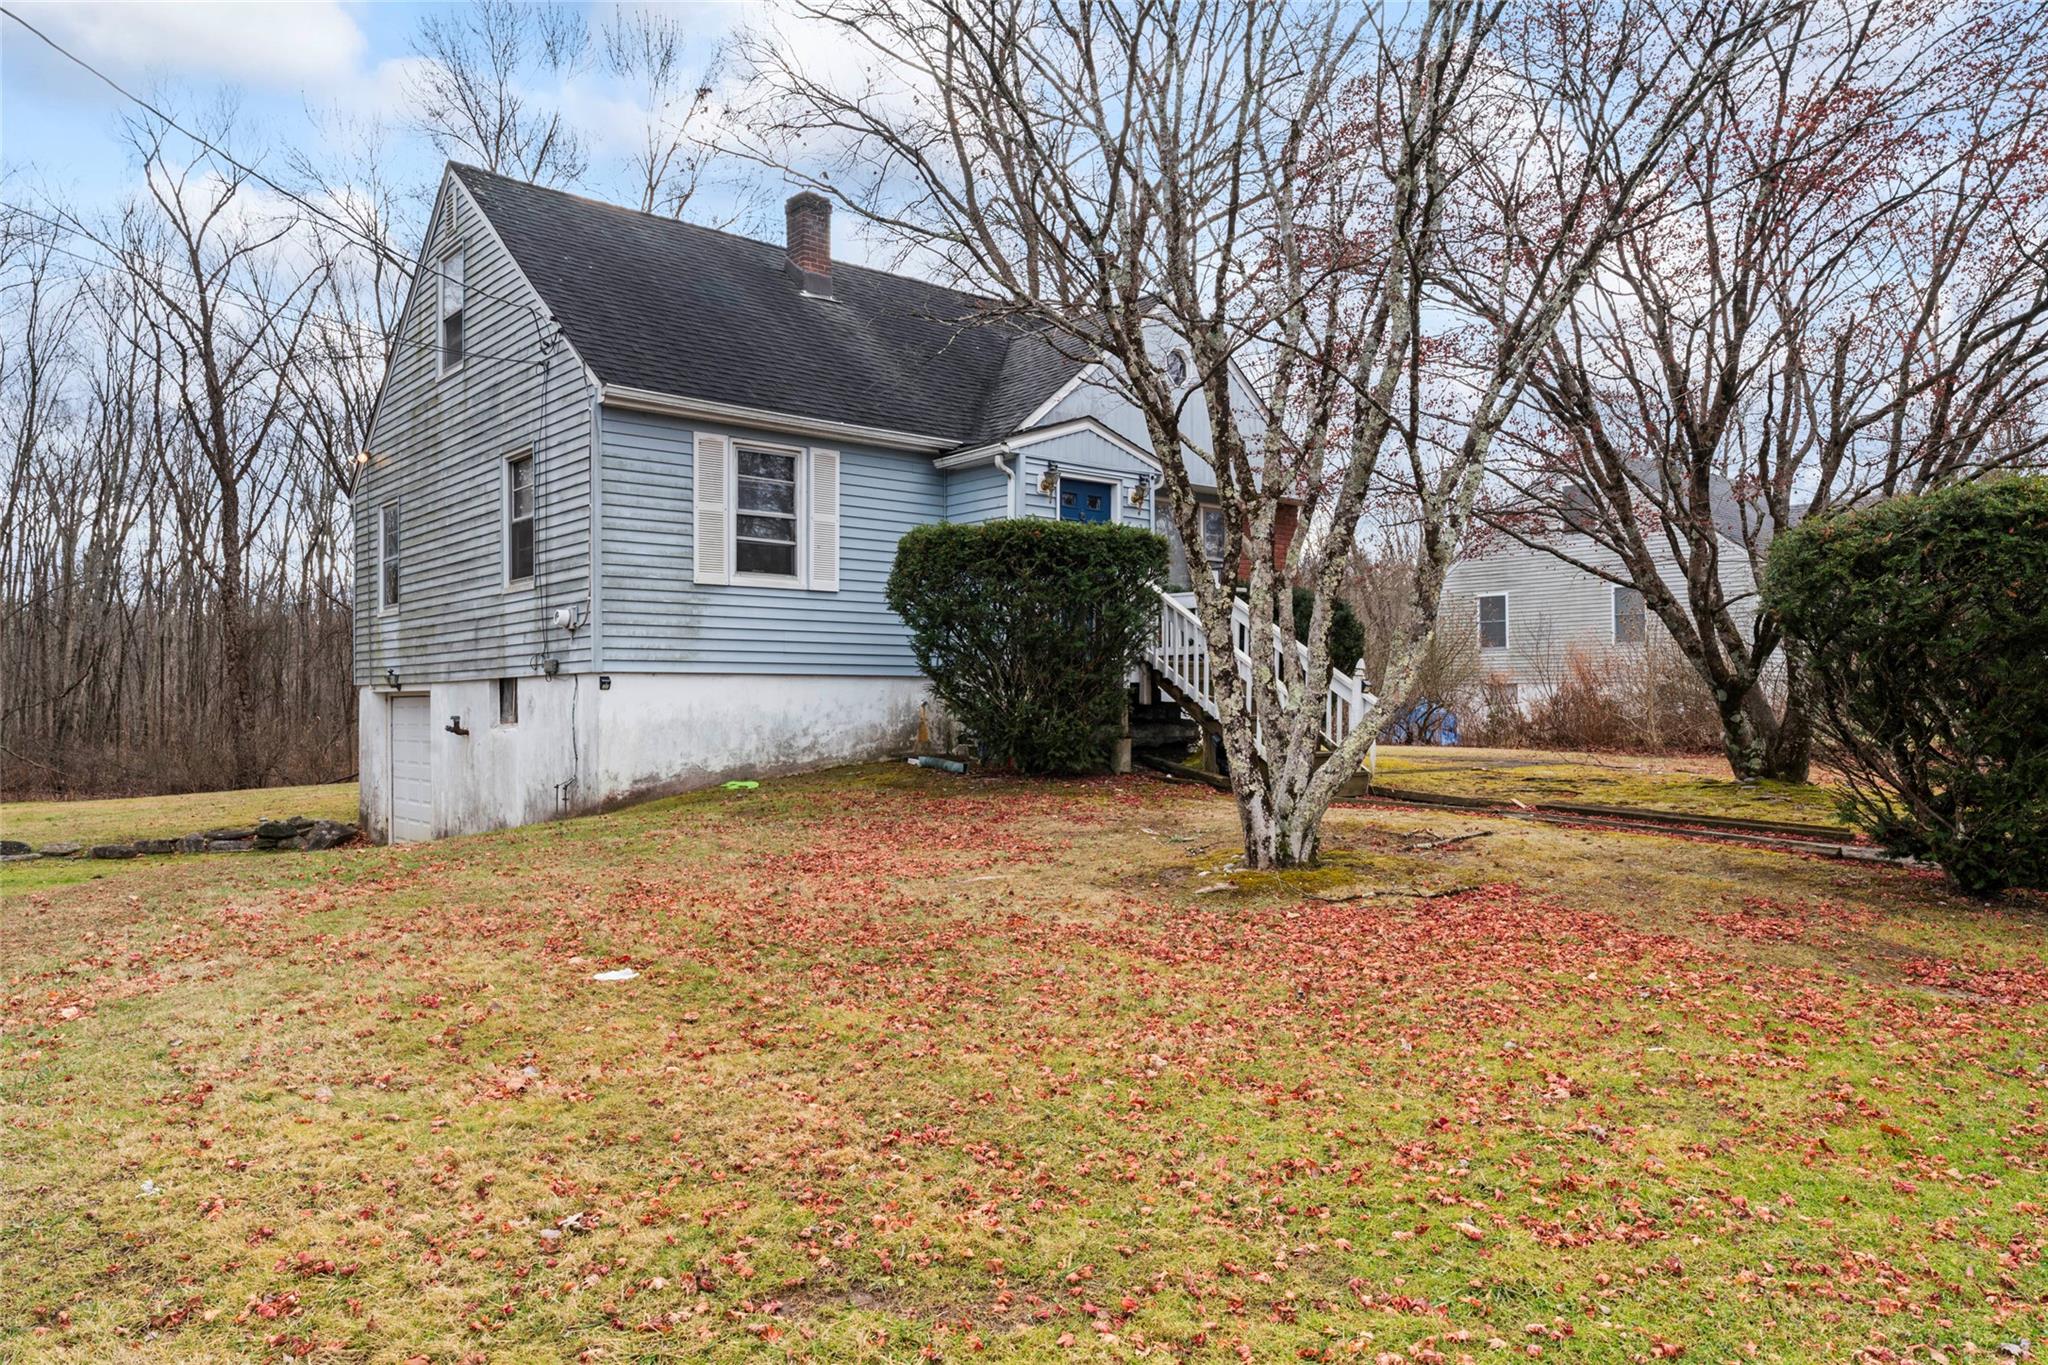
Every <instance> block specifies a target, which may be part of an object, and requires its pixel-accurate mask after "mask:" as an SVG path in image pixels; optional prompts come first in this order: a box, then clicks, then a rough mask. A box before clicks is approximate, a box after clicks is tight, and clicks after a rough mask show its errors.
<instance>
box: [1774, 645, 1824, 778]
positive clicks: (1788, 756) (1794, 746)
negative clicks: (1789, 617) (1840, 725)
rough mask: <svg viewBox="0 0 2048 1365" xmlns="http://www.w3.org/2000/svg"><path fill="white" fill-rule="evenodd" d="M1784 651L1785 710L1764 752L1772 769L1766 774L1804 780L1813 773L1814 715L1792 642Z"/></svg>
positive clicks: (1804, 671)
mask: <svg viewBox="0 0 2048 1365" xmlns="http://www.w3.org/2000/svg"><path fill="white" fill-rule="evenodd" d="M1783 653H1784V657H1785V710H1784V712H1783V714H1782V715H1780V716H1779V718H1778V729H1777V733H1776V734H1774V735H1772V736H1771V745H1770V749H1769V750H1768V752H1766V754H1765V755H1764V763H1765V766H1766V767H1767V768H1768V769H1769V771H1768V772H1767V773H1766V774H1765V776H1767V777H1771V778H1775V779H1776V780H1777V781H1780V782H1804V781H1806V780H1807V779H1808V778H1810V777H1811V776H1812V775H1813V716H1812V714H1811V713H1810V712H1809V711H1808V710H1807V706H1806V670H1805V668H1804V667H1803V666H1802V665H1801V664H1800V663H1799V659H1798V655H1797V651H1795V650H1793V649H1792V648H1790V647H1789V645H1788V646H1785V647H1783Z"/></svg>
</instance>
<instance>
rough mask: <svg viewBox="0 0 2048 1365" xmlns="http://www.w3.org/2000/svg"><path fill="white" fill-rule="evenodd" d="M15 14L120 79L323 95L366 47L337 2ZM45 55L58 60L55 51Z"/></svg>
mask: <svg viewBox="0 0 2048 1365" xmlns="http://www.w3.org/2000/svg"><path fill="white" fill-rule="evenodd" d="M21 13H22V17H24V18H25V19H27V20H28V21H29V22H30V23H32V24H34V25H35V26H36V27H37V28H39V29H41V30H42V31H43V32H45V33H47V34H48V35H49V36H50V37H51V39H53V40H54V41H56V42H58V43H60V44H62V45H63V46H64V47H66V48H69V49H70V50H71V51H72V52H73V53H75V54H76V55H77V56H79V57H80V58H82V59H84V60H85V61H87V62H90V63H92V64H93V65H94V66H97V67H99V68H100V69H102V70H103V71H105V72H107V74H108V75H110V76H112V77H113V78H114V79H115V80H120V81H123V82H124V83H126V81H128V80H137V79H143V78H171V79H180V80H183V79H201V80H225V81H234V82H238V83H241V84H244V85H248V86H255V87H262V88H270V89H289V90H302V89H303V90H318V89H325V88H327V87H329V86H332V85H335V84H337V83H339V82H341V81H344V80H347V79H348V78H349V77H350V76H352V75H353V74H354V73H355V71H356V69H357V67H358V65H359V64H360V63H361V61H362V59H363V54H364V52H365V51H366V50H367V49H368V47H369V42H368V39H367V38H365V37H364V35H363V31H362V30H361V29H360V28H359V27H357V25H356V21H355V19H354V17H353V16H352V15H350V14H349V12H348V11H347V10H346V9H345V8H343V7H342V5H341V4H340V3H338V0H306V3H301V4H218V3H212V4H198V3H193V4H140V5H138V4H24V5H22V6H21ZM11 37H12V41H13V42H14V43H23V44H24V45H27V44H34V39H33V38H31V37H29V36H28V35H26V34H21V33H16V34H14V35H11ZM37 46H40V45H39V44H37ZM48 56H49V57H50V58H51V59H53V60H58V61H61V59H60V58H57V57H56V54H54V53H51V54H48Z"/></svg>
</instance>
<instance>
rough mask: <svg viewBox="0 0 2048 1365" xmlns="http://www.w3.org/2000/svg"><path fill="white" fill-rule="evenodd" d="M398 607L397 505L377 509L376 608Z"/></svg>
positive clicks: (390, 504) (386, 505) (388, 503)
mask: <svg viewBox="0 0 2048 1365" xmlns="http://www.w3.org/2000/svg"><path fill="white" fill-rule="evenodd" d="M397 605H398V504H397V503H395V502H387V503H385V504H384V505H383V506H382V507H380V508H378V509H377V606H378V607H379V608H380V609H384V608H389V607H395V606H397Z"/></svg>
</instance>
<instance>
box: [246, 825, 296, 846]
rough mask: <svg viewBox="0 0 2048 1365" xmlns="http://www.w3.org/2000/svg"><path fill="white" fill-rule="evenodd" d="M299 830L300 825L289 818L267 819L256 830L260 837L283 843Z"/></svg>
mask: <svg viewBox="0 0 2048 1365" xmlns="http://www.w3.org/2000/svg"><path fill="white" fill-rule="evenodd" d="M298 832H299V827H298V826H297V825H294V824H293V823H292V822H291V821H289V820H265V821H264V822H263V823H262V824H260V825H258V826H256V830H255V833H256V837H257V838H258V839H268V840H270V841H271V842H272V843H283V842H284V841H285V840H286V839H290V838H292V837H293V836H295V835H296V834H298Z"/></svg>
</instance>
